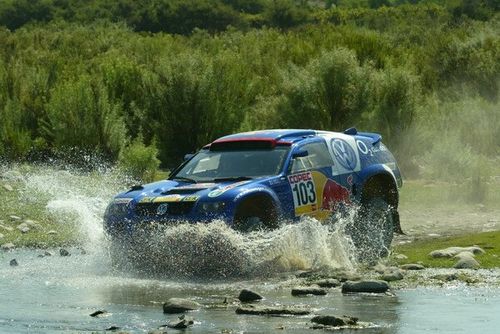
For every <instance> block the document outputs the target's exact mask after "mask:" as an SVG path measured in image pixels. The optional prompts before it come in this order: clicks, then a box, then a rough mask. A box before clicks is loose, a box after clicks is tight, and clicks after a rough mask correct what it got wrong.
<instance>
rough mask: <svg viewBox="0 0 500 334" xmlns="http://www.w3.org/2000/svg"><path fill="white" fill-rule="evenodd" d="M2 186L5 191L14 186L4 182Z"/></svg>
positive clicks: (10, 189) (12, 189)
mask: <svg viewBox="0 0 500 334" xmlns="http://www.w3.org/2000/svg"><path fill="white" fill-rule="evenodd" d="M3 188H4V189H5V190H7V191H14V188H12V186H11V185H10V184H4V185H3Z"/></svg>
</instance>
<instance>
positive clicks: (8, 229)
mask: <svg viewBox="0 0 500 334" xmlns="http://www.w3.org/2000/svg"><path fill="white" fill-rule="evenodd" d="M0 228H1V229H2V230H5V231H8V232H12V231H14V229H13V228H12V227H10V226H5V225H2V224H0Z"/></svg>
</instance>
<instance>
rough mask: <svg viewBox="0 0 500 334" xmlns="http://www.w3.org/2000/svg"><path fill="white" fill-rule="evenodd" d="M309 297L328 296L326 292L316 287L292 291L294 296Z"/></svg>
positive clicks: (299, 288)
mask: <svg viewBox="0 0 500 334" xmlns="http://www.w3.org/2000/svg"><path fill="white" fill-rule="evenodd" d="M307 295H315V296H324V295H326V290H325V289H322V288H320V287H314V286H304V287H296V288H293V289H292V296H307Z"/></svg>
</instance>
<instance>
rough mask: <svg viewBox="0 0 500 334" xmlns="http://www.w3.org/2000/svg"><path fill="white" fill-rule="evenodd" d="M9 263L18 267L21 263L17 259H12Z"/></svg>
mask: <svg viewBox="0 0 500 334" xmlns="http://www.w3.org/2000/svg"><path fill="white" fill-rule="evenodd" d="M9 264H10V266H11V267H17V266H18V265H19V263H17V260H16V259H12V260H10V262H9Z"/></svg>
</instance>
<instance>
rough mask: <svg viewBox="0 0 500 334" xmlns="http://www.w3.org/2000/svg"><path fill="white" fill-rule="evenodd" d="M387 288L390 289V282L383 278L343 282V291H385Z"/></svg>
mask: <svg viewBox="0 0 500 334" xmlns="http://www.w3.org/2000/svg"><path fill="white" fill-rule="evenodd" d="M387 290H389V284H388V283H387V282H386V281H381V280H366V281H356V282H353V281H347V282H345V283H344V284H342V293H352V292H355V293H357V292H366V293H384V292H386V291H387Z"/></svg>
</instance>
